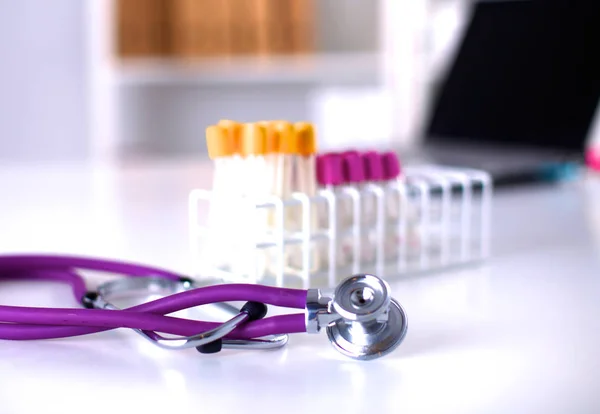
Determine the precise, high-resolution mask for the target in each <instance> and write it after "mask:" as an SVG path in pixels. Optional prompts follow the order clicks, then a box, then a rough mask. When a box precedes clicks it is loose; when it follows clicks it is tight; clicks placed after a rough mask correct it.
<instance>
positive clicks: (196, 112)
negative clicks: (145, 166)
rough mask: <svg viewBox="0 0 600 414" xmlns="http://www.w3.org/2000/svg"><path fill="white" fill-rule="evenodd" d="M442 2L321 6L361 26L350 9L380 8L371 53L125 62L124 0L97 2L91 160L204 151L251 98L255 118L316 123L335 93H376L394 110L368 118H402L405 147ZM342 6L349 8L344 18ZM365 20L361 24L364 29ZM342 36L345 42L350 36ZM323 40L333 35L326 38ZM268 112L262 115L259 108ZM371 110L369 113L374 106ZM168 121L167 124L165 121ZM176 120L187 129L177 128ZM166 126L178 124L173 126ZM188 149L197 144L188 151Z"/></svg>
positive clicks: (92, 11) (91, 0)
mask: <svg viewBox="0 0 600 414" xmlns="http://www.w3.org/2000/svg"><path fill="white" fill-rule="evenodd" d="M446 1H448V0H446ZM454 1H455V2H464V0H454ZM439 2H440V0H415V1H410V2H404V1H397V0H378V1H372V2H366V1H362V0H348V1H345V2H337V1H331V0H329V1H323V2H321V3H319V4H320V5H326V6H321V7H322V8H326V9H327V10H326V11H327V12H328V13H330V16H331V15H333V16H334V17H335V16H341V17H339V18H338V17H336V19H338V20H340V19H349V18H350V17H351V15H352V14H354V16H355V19H356V18H359V19H360V18H361V17H360V16H359V15H360V13H358V12H356V11H352V10H351V9H348V10H346V11H345V12H343V8H344V7H346V8H352V7H354V8H356V7H359V6H360V7H363V8H364V7H365V5H370V6H369V7H372V9H369V10H370V12H369V13H366V14H367V15H372V16H374V17H375V20H376V21H375V23H374V25H373V27H370V28H368V27H366V26H364V27H360V29H361V30H363V32H364V33H365V35H367V34H368V36H367V37H369V36H370V37H371V38H373V39H374V43H376V44H375V45H374V47H373V48H371V49H372V50H352V48H351V47H348V45H341V46H338V47H337V50H336V46H335V45H332V42H331V41H329V40H326V41H321V43H323V45H322V47H320V48H319V51H318V52H316V53H315V54H314V55H310V56H282V57H248V58H242V57H240V58H238V57H234V58H219V59H203V60H198V61H194V62H173V61H169V60H163V59H139V60H132V61H127V62H120V61H119V60H118V59H117V58H116V56H115V53H114V50H113V45H114V44H115V42H114V34H115V26H114V21H113V20H114V19H113V15H114V13H113V12H114V10H115V0H88V3H87V4H88V7H87V9H86V13H87V15H86V21H87V22H88V24H87V27H88V28H89V34H88V42H89V47H88V51H89V60H88V67H89V68H90V73H89V77H88V78H89V82H90V85H89V89H90V92H91V93H90V102H89V108H90V117H89V118H90V121H91V122H90V131H89V133H90V139H91V144H92V154H93V155H94V156H95V157H96V158H98V159H101V160H115V159H119V158H121V157H123V156H127V155H130V154H131V153H144V152H145V151H149V152H150V153H152V152H153V151H154V152H158V153H177V152H178V151H179V152H190V151H193V152H196V151H201V145H200V144H199V143H200V142H201V141H202V131H203V129H204V127H205V126H206V124H207V122H210V121H214V119H213V118H214V117H215V116H216V117H217V118H220V117H234V116H236V115H238V114H245V113H246V111H244V110H243V108H242V109H240V110H238V111H237V112H236V108H232V104H233V105H235V103H236V101H239V100H244V99H246V98H247V99H248V101H249V102H254V103H253V105H252V106H253V107H254V108H253V109H254V112H252V111H250V112H251V114H256V116H257V117H258V118H268V116H264V115H262V116H260V114H262V113H263V112H264V113H269V114H271V113H272V114H273V117H295V116H301V117H306V118H309V117H311V116H312V114H314V112H315V109H314V106H315V104H314V102H312V101H311V99H312V98H311V97H314V96H315V95H318V94H319V92H320V91H327V90H328V88H332V87H335V88H340V87H341V88H347V89H348V88H349V89H352V88H368V89H369V90H370V91H373V90H375V91H376V93H381V95H382V96H385V97H386V99H385V103H383V104H382V105H386V106H389V108H386V110H385V111H379V110H373V111H372V112H373V114H367V115H366V116H371V115H372V116H373V117H374V119H377V113H376V112H386V113H389V114H394V116H392V117H390V118H391V119H388V120H386V121H389V122H390V123H391V124H392V125H391V126H390V131H391V132H390V135H391V137H390V139H389V141H388V142H391V143H393V144H394V145H396V144H402V143H406V142H407V140H408V139H409V137H414V136H416V135H418V131H419V126H420V125H419V120H421V119H422V118H423V114H422V111H423V108H425V107H426V105H425V101H426V89H427V87H426V85H427V83H428V82H429V78H430V77H431V75H430V74H429V73H428V71H427V64H428V62H427V44H426V40H427V35H426V31H427V21H428V20H429V19H428V16H429V14H430V13H431V7H432V4H433V3H439ZM335 7H337V8H340V9H339V10H337V11H336V9H335ZM350 11H352V13H350ZM338 12H339V13H338ZM332 13H333V14H332ZM349 16H350V17H349ZM357 16H358V17H357ZM318 20H319V21H320V25H321V26H322V27H325V28H328V27H329V26H331V25H330V24H329V23H331V21H329V22H328V21H327V20H326V19H324V18H323V16H319V19H318ZM334 20H335V19H334ZM334 22H335V23H336V26H335V27H338V26H340V24H338V23H339V22H338V21H334ZM360 22H361V21H360V20H355V23H360ZM346 24H347V26H348V28H347V29H346V30H347V31H348V33H349V34H351V35H352V36H353V37H354V39H360V38H361V37H360V36H362V34H361V33H360V30H357V29H358V28H355V27H350V26H349V23H346ZM331 27H333V26H331ZM327 30H329V29H327ZM327 30H325V31H327ZM336 30H337V36H338V37H339V38H342V39H343V38H344V36H343V33H342V35H340V30H341V29H339V28H338V29H336ZM342 32H343V30H342ZM357 32H358V34H357ZM371 32H374V33H371ZM323 36H327V33H325V34H324V35H323V34H321V37H323ZM352 36H351V37H352ZM271 97H273V99H272V101H273V104H272V105H270V106H269V105H267V104H266V102H267V101H268V99H271ZM390 97H391V98H390ZM262 98H264V101H261V99H262ZM257 100H258V102H257ZM207 101H210V102H207ZM356 104H357V105H361V103H360V102H357V103H356ZM261 105H263V106H264V111H263V112H261V111H260V110H257V108H256V106H261ZM364 109H365V111H367V112H368V111H370V108H367V107H365V108H364ZM212 112H214V114H213V113H212ZM251 114H250V115H251ZM250 115H247V116H250ZM161 117H164V119H163V120H162V121H161V119H160V118H161ZM203 117H204V118H203ZM209 117H213V118H209ZM209 119H210V121H209ZM332 122H334V121H333V120H332ZM336 122H344V121H343V120H341V119H340V120H336ZM146 123H147V125H145V124H146ZM177 123H179V124H180V125H181V126H180V127H177ZM167 124H170V125H171V126H173V125H174V126H173V127H172V128H171V129H168V128H166V127H165V125H167ZM186 128H187V129H186ZM190 128H191V129H197V130H198V131H197V133H196V134H195V135H194V133H193V132H190V131H189V129H190ZM157 131H159V132H157ZM178 140H179V141H178ZM182 142H184V143H191V144H189V145H188V144H184V145H181V143H182ZM186 145H188V146H187V147H186Z"/></svg>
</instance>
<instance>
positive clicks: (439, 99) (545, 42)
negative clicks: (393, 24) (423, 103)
mask: <svg viewBox="0 0 600 414" xmlns="http://www.w3.org/2000/svg"><path fill="white" fill-rule="evenodd" d="M599 11H600V1H594V0H590V1H564V2H560V3H559V2H551V1H539V2H538V1H496V2H482V3H479V4H477V5H475V6H474V9H473V14H472V18H471V22H470V24H469V26H468V28H467V30H466V31H465V36H464V39H463V41H462V44H461V46H460V47H459V50H458V51H457V54H456V56H455V60H454V62H452V64H451V66H450V67H449V70H448V71H447V75H446V78H445V79H444V80H443V82H442V83H441V85H440V88H439V90H438V93H437V96H436V97H434V100H433V105H432V111H431V118H430V120H429V124H428V127H427V131H426V134H427V139H428V140H431V141H436V142H440V141H443V140H447V139H448V138H452V139H464V140H467V141H471V142H479V143H484V142H493V143H508V144H511V145H514V144H522V145H526V146H540V145H541V146H544V147H548V148H564V149H573V150H577V151H579V150H582V149H583V147H584V143H585V140H586V138H587V134H588V132H589V128H590V124H591V122H592V120H593V118H594V114H595V109H596V105H597V103H598V99H599V96H600V58H599V56H598V54H599V53H600V13H599Z"/></svg>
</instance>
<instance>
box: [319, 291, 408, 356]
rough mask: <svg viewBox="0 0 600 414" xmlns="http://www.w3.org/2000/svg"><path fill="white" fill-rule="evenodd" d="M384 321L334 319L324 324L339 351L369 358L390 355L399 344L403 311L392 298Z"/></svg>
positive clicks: (403, 331)
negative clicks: (334, 320)
mask: <svg viewBox="0 0 600 414" xmlns="http://www.w3.org/2000/svg"><path fill="white" fill-rule="evenodd" d="M387 318H388V319H387V321H385V322H375V323H372V324H365V323H357V322H347V321H344V320H343V319H340V320H337V321H336V322H334V323H333V324H332V325H330V326H328V327H327V336H328V337H329V340H330V341H331V344H332V345H333V346H334V348H335V349H337V350H338V351H339V352H341V353H342V354H344V355H346V356H348V357H351V358H354V359H360V360H368V359H375V358H379V357H382V356H384V355H387V354H389V353H390V352H392V351H393V350H394V349H396V348H397V347H398V345H400V344H401V343H402V341H403V339H404V336H405V335H406V329H407V327H408V325H407V322H406V315H405V314H404V310H403V309H402V307H401V306H400V304H399V303H398V302H396V301H395V300H394V299H392V300H391V301H390V306H389V308H388V315H387Z"/></svg>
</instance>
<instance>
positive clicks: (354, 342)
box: [307, 274, 408, 360]
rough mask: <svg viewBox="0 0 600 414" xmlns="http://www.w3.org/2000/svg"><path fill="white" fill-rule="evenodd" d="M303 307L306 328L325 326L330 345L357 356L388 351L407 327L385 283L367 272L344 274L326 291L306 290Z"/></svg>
mask: <svg viewBox="0 0 600 414" xmlns="http://www.w3.org/2000/svg"><path fill="white" fill-rule="evenodd" d="M309 292H310V291H309ZM307 308H308V310H309V312H308V325H307V327H308V329H309V332H310V331H316V330H318V329H319V328H321V327H326V331H327V336H328V337H329V340H330V341H331V344H332V345H333V346H334V348H335V349H336V350H338V351H339V352H341V353H342V354H344V355H346V356H348V357H350V358H354V359H359V360H369V359H375V358H379V357H382V356H384V355H387V354H389V353H390V352H392V351H393V350H394V349H396V348H397V347H398V345H400V343H402V341H403V340H404V337H405V336H406V331H407V328H408V323H407V319H406V314H405V312H404V310H403V309H402V307H401V306H400V304H399V303H398V302H397V301H396V300H394V299H392V298H391V296H390V291H389V287H388V285H387V283H386V282H385V281H383V280H382V279H380V278H378V277H376V276H374V275H369V274H360V275H355V276H352V277H349V278H347V279H346V280H344V281H342V282H341V283H340V285H338V287H337V288H336V289H335V291H334V292H333V293H332V294H330V295H327V294H326V293H325V292H318V293H317V292H314V293H313V292H310V294H309V297H308V306H307Z"/></svg>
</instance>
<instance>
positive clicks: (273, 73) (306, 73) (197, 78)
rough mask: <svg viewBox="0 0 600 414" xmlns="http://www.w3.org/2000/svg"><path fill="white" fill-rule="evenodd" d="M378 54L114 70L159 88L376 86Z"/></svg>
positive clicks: (164, 63) (134, 63) (121, 78)
mask: <svg viewBox="0 0 600 414" xmlns="http://www.w3.org/2000/svg"><path fill="white" fill-rule="evenodd" d="M380 67H381V57H380V55H379V54H377V53H342V54H320V55H309V56H277V57H267V56H265V57H229V58H225V57H224V58H211V59H202V60H197V61H177V60H175V59H132V60H128V61H122V62H116V63H114V64H113V65H112V69H113V74H114V76H115V79H116V81H117V82H118V83H119V84H122V85H153V84H198V85H215V84H279V83H281V84H344V85H347V84H360V85H364V84H372V83H375V82H377V81H378V80H379V77H380Z"/></svg>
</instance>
